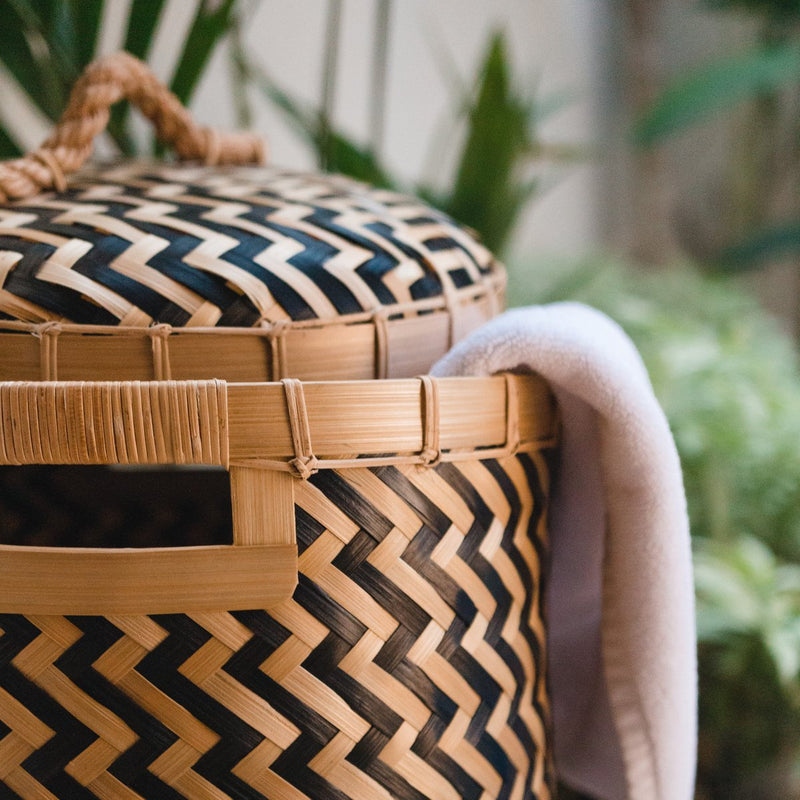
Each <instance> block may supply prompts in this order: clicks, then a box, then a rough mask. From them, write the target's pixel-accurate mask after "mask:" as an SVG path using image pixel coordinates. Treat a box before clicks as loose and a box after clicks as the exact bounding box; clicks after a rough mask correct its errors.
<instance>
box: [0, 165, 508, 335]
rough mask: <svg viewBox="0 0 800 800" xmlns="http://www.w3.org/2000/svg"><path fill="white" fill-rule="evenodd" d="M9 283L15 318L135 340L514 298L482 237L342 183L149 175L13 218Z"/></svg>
mask: <svg viewBox="0 0 800 800" xmlns="http://www.w3.org/2000/svg"><path fill="white" fill-rule="evenodd" d="M0 270H2V274H3V276H4V280H3V284H2V289H3V291H2V293H0V314H2V316H3V317H4V318H6V319H18V320H25V321H29V322H44V321H46V320H59V321H62V322H73V323H80V324H88V325H123V326H148V325H153V324H157V323H165V324H169V325H172V326H178V327H182V326H195V327H198V326H199V327H207V326H233V327H251V326H254V325H258V324H260V323H262V322H275V321H278V320H292V321H298V320H314V319H317V320H327V319H331V318H335V317H339V316H343V315H344V316H347V315H353V314H359V313H363V312H368V311H373V310H375V309H378V308H381V307H384V308H385V309H386V311H387V312H389V313H393V312H395V311H396V312H397V313H405V314H409V313H413V312H415V311H416V312H417V313H421V312H424V311H429V310H430V308H431V304H430V302H426V301H430V300H431V298H442V299H444V300H446V301H450V303H451V304H455V305H457V301H458V295H459V294H461V295H463V296H464V297H465V298H474V297H475V295H476V294H478V295H482V294H485V293H486V292H497V291H499V288H500V287H501V284H502V268H501V267H500V265H499V264H498V263H497V261H496V260H495V259H494V258H493V257H492V256H491V254H490V253H489V252H488V251H487V250H486V249H485V248H484V247H483V246H482V245H481V244H480V243H479V242H477V241H476V239H475V238H474V237H473V236H472V235H471V234H470V233H468V232H467V231H465V230H464V229H463V228H461V227H460V226H459V225H457V224H456V223H455V222H453V221H452V220H450V219H449V218H447V217H446V216H445V215H444V214H441V213H439V212H437V211H435V210H433V209H431V208H430V207H428V206H426V205H424V204H422V203H420V202H419V201H417V200H414V199H412V198H409V197H406V196H403V195H399V194H396V193H393V192H389V191H386V190H379V189H373V188H369V187H367V186H364V185H362V184H359V183H356V182H355V181H352V180H350V179H347V178H344V177H341V176H330V175H311V174H303V173H297V172H289V171H286V170H280V169H273V168H269V167H205V166H200V167H198V166H194V167H192V166H164V165H154V164H143V163H137V162H133V163H127V164H120V165H116V166H113V167H110V168H106V169H97V168H95V169H91V170H84V171H82V172H81V173H79V174H78V175H77V176H76V177H75V178H74V179H73V180H72V181H71V182H70V187H69V189H68V190H67V191H65V192H63V193H52V192H51V193H46V194H39V195H37V196H36V197H34V198H32V199H29V200H26V201H17V202H15V203H13V204H11V205H6V206H5V207H0ZM476 289H477V290H480V291H478V292H476ZM464 290H466V291H464ZM418 301H422V302H418ZM396 307H397V308H396Z"/></svg>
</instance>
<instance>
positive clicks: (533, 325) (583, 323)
mask: <svg viewBox="0 0 800 800" xmlns="http://www.w3.org/2000/svg"><path fill="white" fill-rule="evenodd" d="M519 369H526V370H531V371H534V372H538V373H539V374H541V375H542V376H543V377H544V378H546V379H547V381H548V382H549V383H550V384H551V386H552V387H553V390H554V392H555V394H556V396H557V398H558V401H559V404H560V408H561V414H562V420H563V429H562V441H561V457H560V459H561V466H560V469H559V475H558V480H557V481H556V484H555V485H554V487H553V493H552V498H551V504H552V505H551V528H550V530H551V548H552V561H551V575H550V585H549V590H548V591H549V594H548V614H549V618H548V625H549V628H548V647H549V669H550V680H551V687H552V705H553V721H554V730H555V734H554V738H555V762H556V771H557V773H558V774H559V776H560V777H561V779H562V780H564V781H565V782H566V783H568V784H570V785H572V786H573V787H574V788H576V789H579V790H581V791H584V792H587V793H589V794H591V795H592V796H594V797H597V798H600V799H601V800H690V798H691V797H692V794H693V786H694V771H695V751H696V743H697V735H696V724H697V723H696V709H697V678H696V675H697V667H696V651H695V623H694V599H693V598H694V595H693V589H692V574H691V548H690V543H689V531H688V521H687V516H686V500H685V494H684V490H683V483H682V479H681V470H680V463H679V460H678V455H677V452H676V450H675V445H674V442H673V439H672V435H671V433H670V430H669V426H668V424H667V421H666V419H665V417H664V414H663V412H662V410H661V408H660V406H659V405H658V402H657V400H656V399H655V396H654V395H653V391H652V388H651V385H650V381H649V378H648V376H647V372H646V370H645V368H644V365H643V364H642V361H641V359H640V357H639V354H638V353H637V351H636V349H635V348H634V346H633V344H632V343H631V341H630V339H628V337H627V336H626V335H625V333H623V331H622V330H621V329H620V328H619V326H617V325H616V324H615V323H614V322H612V321H611V320H610V319H608V317H606V316H604V315H603V314H601V313H600V312H598V311H595V310H593V309H590V308H588V307H586V306H583V305H579V304H576V303H560V304H554V305H550V306H536V307H529V308H519V309H515V310H513V311H509V312H507V313H505V314H503V315H501V316H500V317H498V318H497V319H495V320H493V321H492V322H489V323H488V324H486V325H484V326H483V327H481V328H480V329H478V330H476V331H475V332H473V333H472V334H471V335H470V336H469V337H468V338H467V339H466V340H464V341H463V342H461V343H460V344H458V345H457V346H456V347H454V348H453V349H452V350H451V351H450V352H449V353H448V354H447V355H446V356H444V358H442V359H441V360H440V361H439V362H438V363H437V364H436V365H435V366H434V367H433V369H432V374H434V375H488V374H492V373H494V372H499V371H502V370H519Z"/></svg>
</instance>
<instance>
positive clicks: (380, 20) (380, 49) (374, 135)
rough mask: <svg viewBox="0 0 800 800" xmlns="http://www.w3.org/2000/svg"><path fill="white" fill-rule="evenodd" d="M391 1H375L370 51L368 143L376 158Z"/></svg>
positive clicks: (383, 111)
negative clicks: (370, 91)
mask: <svg viewBox="0 0 800 800" xmlns="http://www.w3.org/2000/svg"><path fill="white" fill-rule="evenodd" d="M391 12H392V0H376V6H375V35H374V40H373V46H374V49H373V51H372V100H371V104H370V106H371V107H370V125H369V143H370V149H371V150H372V153H373V155H374V156H375V157H376V158H377V157H380V153H381V151H382V149H383V133H384V124H385V120H386V77H387V71H388V61H389V25H390V21H391Z"/></svg>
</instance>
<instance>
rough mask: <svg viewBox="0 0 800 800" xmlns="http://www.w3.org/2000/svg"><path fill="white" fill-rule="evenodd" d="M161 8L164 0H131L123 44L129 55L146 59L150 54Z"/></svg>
mask: <svg viewBox="0 0 800 800" xmlns="http://www.w3.org/2000/svg"><path fill="white" fill-rule="evenodd" d="M163 8H164V0H133V2H132V3H131V6H130V10H129V12H128V27H127V30H126V32H125V43H124V45H123V46H124V48H125V50H127V51H128V52H129V53H130V54H131V55H134V56H136V57H137V58H141V59H146V58H147V56H148V55H149V54H150V48H151V47H152V46H153V39H154V38H155V32H156V30H158V22H159V20H160V18H161V12H162V10H163Z"/></svg>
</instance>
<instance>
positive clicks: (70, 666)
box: [0, 452, 551, 800]
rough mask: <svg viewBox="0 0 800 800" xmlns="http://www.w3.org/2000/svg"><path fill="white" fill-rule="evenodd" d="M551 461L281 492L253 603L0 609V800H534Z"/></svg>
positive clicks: (543, 756)
mask: <svg viewBox="0 0 800 800" xmlns="http://www.w3.org/2000/svg"><path fill="white" fill-rule="evenodd" d="M548 482H549V469H548V457H547V453H546V452H537V453H531V454H519V455H517V456H513V457H510V458H505V459H503V460H500V461H497V460H485V461H477V460H475V461H467V462H461V463H458V464H440V465H438V466H437V467H435V468H429V469H420V468H417V467H410V466H409V467H405V466H403V467H395V466H389V467H378V468H369V469H367V468H357V469H347V470H341V471H333V470H330V471H323V472H320V473H319V474H317V475H315V476H314V477H313V478H312V479H311V480H309V481H307V482H302V483H299V484H298V487H297V493H296V500H295V502H296V519H297V536H298V545H299V548H300V580H299V584H298V587H297V589H296V591H295V593H294V596H293V597H292V598H291V600H289V601H286V602H284V603H283V604H281V605H279V606H278V607H276V608H274V609H272V610H271V611H270V612H266V611H259V610H253V611H246V612H230V613H228V612H226V611H224V610H220V611H219V612H210V613H203V614H197V615H193V616H186V615H180V614H177V615H160V616H149V617H148V616H128V617H125V616H123V617H114V618H112V617H69V618H67V617H60V616H53V617H48V616H42V617H38V616H22V615H3V616H2V617H0V634H2V635H0V788H1V789H2V791H0V796H2V797H3V798H16V797H21V798H25V799H26V800H27V798H53V797H55V798H67V799H68V800H83V798H122V799H125V798H145V799H149V798H157V799H158V798H193V799H196V798H230V800H246V799H247V798H254V799H255V798H258V800H264V798H268V800H284V799H286V800H288V799H290V798H291V799H292V800H295V799H298V800H299V798H312V800H345V799H346V798H347V799H350V800H376V799H379V798H403V799H405V798H408V799H409V800H410V799H412V798H413V800H462V799H463V800H489V799H490V798H491V800H500V798H502V799H503V800H534V799H535V800H546V799H547V798H550V796H551V794H550V786H551V770H550V764H549V760H548V755H547V754H548V751H549V721H548V720H549V712H548V706H547V694H546V685H545V684H546V675H545V668H544V663H545V652H544V648H545V637H544V623H543V607H542V602H543V581H542V574H543V566H542V565H543V564H545V563H546V552H545V551H546V546H547V545H546V528H545V511H546V496H547V491H548Z"/></svg>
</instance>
